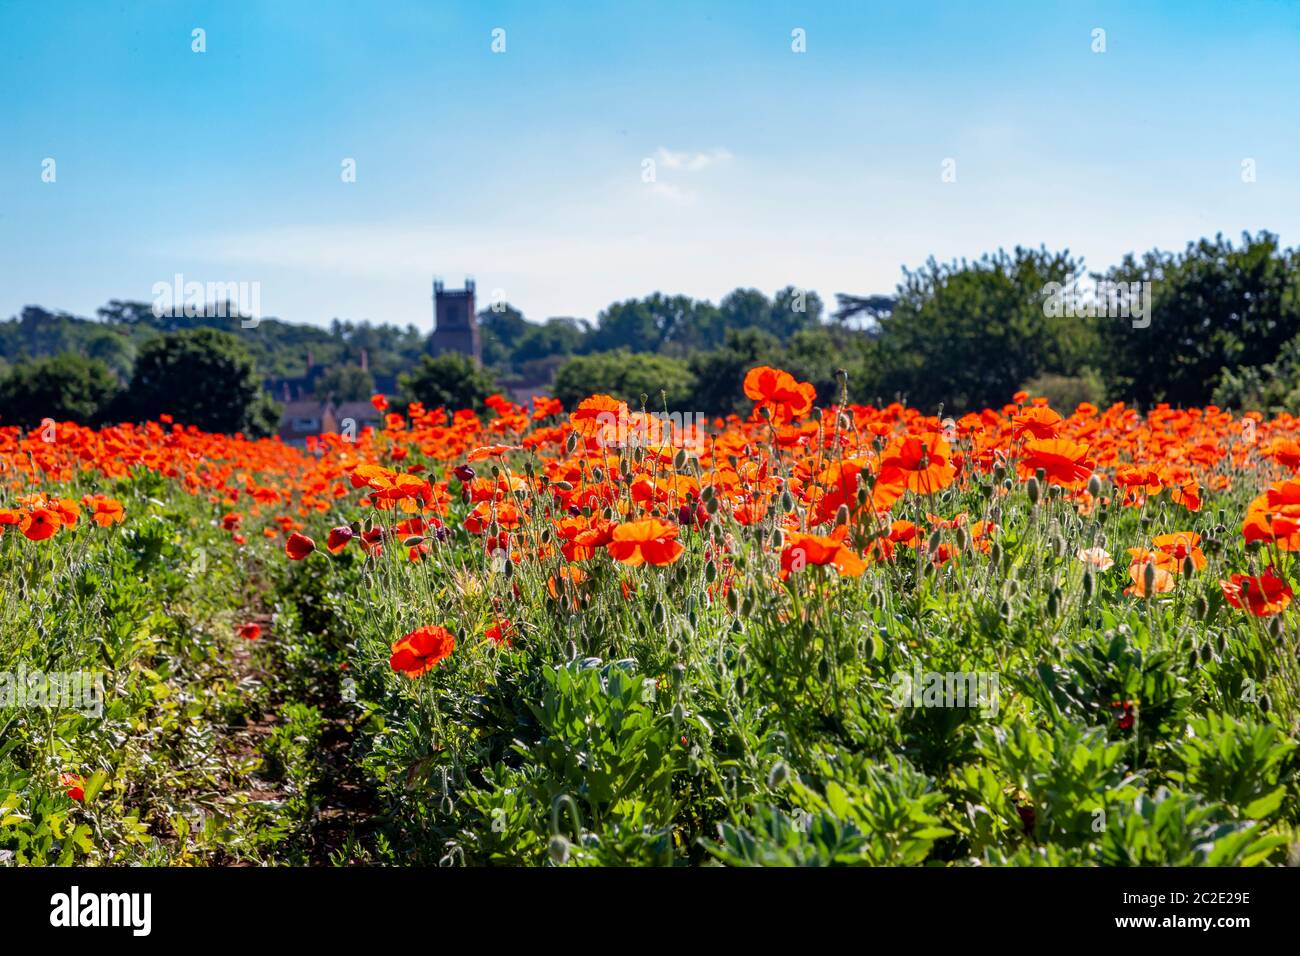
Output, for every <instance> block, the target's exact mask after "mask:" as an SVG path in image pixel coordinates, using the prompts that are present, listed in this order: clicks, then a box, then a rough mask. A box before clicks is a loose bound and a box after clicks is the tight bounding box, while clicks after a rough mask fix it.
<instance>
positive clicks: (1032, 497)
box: [1025, 476, 1043, 505]
mask: <svg viewBox="0 0 1300 956" xmlns="http://www.w3.org/2000/svg"><path fill="white" fill-rule="evenodd" d="M1025 491H1026V492H1028V493H1029V503H1030V504H1031V505H1036V504H1038V500H1039V498H1041V497H1042V494H1043V490H1042V486H1040V485H1039V484H1038V478H1037V477H1036V476H1035V477H1032V478H1030V479H1029V480H1028V481H1027V482H1025Z"/></svg>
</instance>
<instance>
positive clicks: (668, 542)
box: [606, 518, 686, 567]
mask: <svg viewBox="0 0 1300 956" xmlns="http://www.w3.org/2000/svg"><path fill="white" fill-rule="evenodd" d="M678 530H679V529H678V527H677V525H675V524H672V523H670V522H667V521H664V520H662V519H660V518H642V519H641V520H639V521H629V522H626V523H625V524H620V525H618V526H617V527H615V528H614V530H613V531H612V532H611V533H610V541H609V544H608V545H606V550H607V551H609V555H610V557H612V558H614V559H615V560H616V561H621V562H623V563H624V564H627V565H631V566H632V567H637V566H639V565H642V564H672V563H673V562H674V561H676V560H677V559H678V558H679V557H681V555H682V552H683V551H684V550H686V549H685V548H684V547H682V544H681V542H679V541H678V540H677V534H678Z"/></svg>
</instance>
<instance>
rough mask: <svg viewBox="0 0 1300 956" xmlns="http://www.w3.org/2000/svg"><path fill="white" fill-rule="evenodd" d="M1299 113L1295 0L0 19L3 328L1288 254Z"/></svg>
mask: <svg viewBox="0 0 1300 956" xmlns="http://www.w3.org/2000/svg"><path fill="white" fill-rule="evenodd" d="M195 28H202V29H203V30H204V31H205V34H206V36H205V39H206V47H207V49H206V52H204V53H195V52H193V51H192V49H191V45H192V31H193V30H194V29H195ZM497 28H501V29H504V30H505V52H504V53H494V52H493V51H492V48H491V47H492V41H493V35H492V31H493V30H494V29H497ZM1097 28H1100V29H1104V30H1105V42H1106V51H1105V52H1104V53H1094V52H1093V50H1092V46H1093V43H1094V41H1093V30H1094V29H1097ZM795 29H802V30H803V31H805V36H806V52H804V53H795V52H793V51H792V49H791V46H792V39H791V32H792V31H793V30H795ZM1297 90H1300V3H1290V2H1278V3H1245V2H1226V0H1224V2H1213V3H1211V2H1191V0H1182V2H1168V3H1105V4H1103V3H1060V4H1056V3H1051V2H1041V0H1040V2H1026V3H1014V4H1012V3H957V2H951V3H940V4H936V3H924V2H918V3H910V2H909V3H898V4H895V3H888V4H886V3H867V2H844V3H813V4H796V3H766V2H758V0H749V2H715V3H708V2H702V0H701V2H693V3H692V2H686V3H680V4H678V3H665V2H656V3H653V4H647V3H596V2H592V3H549V2H541V0H531V2H525V3H493V2H487V0H483V2H473V3H454V4H452V3H437V2H409V3H407V2H397V0H385V2H384V3H360V2H352V3H333V2H312V3H307V2H289V0H278V2H275V3H270V2H267V3H255V2H251V0H223V2H210V3H200V2H167V3H162V2H145V0H135V2H123V3H102V2H96V0H87V2H82V3H70V2H58V0H53V2H37V0H0V91H2V92H0V317H8V316H11V315H14V314H16V313H17V312H18V311H19V310H20V309H21V308H22V306H24V305H27V304H40V305H43V306H45V307H47V308H52V309H66V310H68V311H72V312H75V313H78V314H84V315H89V314H92V313H93V311H94V309H95V308H96V307H98V306H99V305H101V304H103V303H104V302H106V301H107V300H108V299H110V298H121V299H139V300H146V301H147V300H149V299H150V298H151V290H152V287H153V285H154V284H155V283H158V282H170V281H171V280H172V277H173V275H175V274H176V273H181V274H182V275H183V276H184V277H185V279H187V280H193V281H200V282H226V281H236V282H257V283H260V292H261V304H262V311H263V313H264V314H268V315H275V316H279V317H281V318H284V319H287V320H290V321H297V322H312V323H327V322H329V320H330V319H332V318H335V317H339V318H350V319H371V320H374V321H390V322H398V323H401V324H406V323H408V322H409V323H414V324H416V325H418V326H419V327H421V328H429V327H430V326H431V324H432V319H431V308H430V279H431V277H432V276H433V275H435V274H438V275H441V276H442V277H443V278H444V279H445V280H446V281H447V282H448V283H449V284H450V285H453V286H457V285H459V283H460V281H461V279H462V278H463V277H464V275H466V274H471V275H473V276H474V277H475V278H476V280H477V282H478V287H479V296H480V303H484V301H485V300H486V299H487V298H488V297H489V296H490V295H491V294H492V292H493V291H494V290H500V294H501V295H503V296H504V297H505V298H506V299H508V300H509V301H511V302H512V303H514V304H516V305H517V306H519V307H520V308H522V309H523V311H524V313H525V314H526V315H527V316H528V317H529V318H531V319H535V320H541V319H544V318H546V317H547V316H552V315H572V316H580V317H586V318H594V317H595V315H596V313H597V312H598V311H599V310H600V309H601V308H603V307H604V306H605V305H607V304H609V303H610V302H611V301H614V300H617V299H623V298H628V297H631V296H637V295H643V294H646V293H649V292H652V291H654V290H662V291H665V292H682V293H686V294H690V295H694V296H699V297H703V298H710V299H714V300H716V299H717V298H719V297H720V296H722V295H723V294H725V293H726V292H727V291H729V290H730V289H732V288H735V287H737V286H755V287H758V288H761V289H763V290H765V291H767V292H769V293H770V292H772V291H774V290H775V289H777V288H779V287H782V286H785V285H787V284H792V285H795V286H799V287H801V288H807V289H813V290H816V291H817V292H818V293H819V294H820V295H821V296H822V297H823V298H824V299H825V300H827V301H828V302H831V301H833V297H834V294H835V293H836V292H854V293H873V292H888V291H890V290H891V289H892V288H893V287H894V285H895V284H896V282H897V281H898V279H899V276H900V269H901V267H903V266H905V265H906V266H916V265H919V264H920V263H922V262H923V261H924V260H925V259H926V258H927V257H929V256H931V255H933V256H935V257H937V258H939V259H941V260H942V259H951V258H959V257H976V256H978V255H979V254H981V253H982V252H985V251H991V250H993V249H996V248H997V247H999V246H1003V247H1008V248H1009V247H1011V246H1014V245H1016V244H1022V245H1034V246H1037V245H1039V244H1046V245H1047V246H1048V247H1049V248H1053V249H1056V248H1069V249H1070V250H1071V251H1072V252H1074V253H1076V254H1078V255H1082V256H1083V257H1084V258H1085V259H1086V261H1087V264H1088V265H1089V266H1090V267H1093V268H1099V267H1104V266H1106V265H1109V264H1111V263H1113V262H1115V261H1116V260H1118V259H1119V258H1120V257H1121V256H1122V255H1123V254H1125V253H1126V252H1129V251H1142V250H1145V249H1148V248H1151V247H1153V246H1160V247H1163V248H1174V249H1179V248H1182V246H1183V245H1184V244H1185V243H1186V242H1187V241H1188V240H1190V239H1194V238H1199V237H1200V236H1202V235H1213V234H1214V233H1216V232H1220V231H1221V232H1224V233H1225V234H1228V235H1231V236H1233V237H1234V238H1235V237H1236V236H1237V235H1238V234H1239V233H1240V232H1241V231H1242V230H1244V229H1249V230H1252V231H1253V230H1257V229H1269V230H1272V231H1274V232H1277V233H1279V234H1280V235H1281V238H1282V241H1283V242H1284V243H1285V244H1287V245H1296V244H1300V106H1297V102H1296V94H1297ZM47 158H52V159H54V160H55V163H56V166H55V174H56V178H55V181H54V182H43V181H42V170H43V163H44V161H45V160H46V159H47ZM345 159H353V160H355V162H356V182H352V183H345V182H343V181H342V177H341V171H342V163H343V161H344V160H345ZM946 159H952V160H955V169H956V181H955V182H943V178H942V175H941V173H942V169H943V166H942V164H943V163H944V161H945V160H946ZM1247 159H1249V160H1253V161H1254V166H1255V171H1256V179H1255V181H1254V182H1252V183H1245V182H1243V181H1242V163H1243V160H1247ZM646 160H653V161H654V164H655V165H654V173H655V176H654V181H653V182H647V181H645V177H644V174H643V170H644V169H645V168H646V166H645V161H646Z"/></svg>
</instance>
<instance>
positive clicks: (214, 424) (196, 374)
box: [116, 329, 279, 437]
mask: <svg viewBox="0 0 1300 956" xmlns="http://www.w3.org/2000/svg"><path fill="white" fill-rule="evenodd" d="M117 413H118V414H117V416H116V417H119V418H124V419H131V420H136V421H144V420H148V419H156V418H157V417H158V416H159V415H164V414H168V415H171V416H172V417H173V418H174V419H175V420H176V421H177V422H180V423H181V424H184V425H194V426H197V427H198V428H201V429H203V430H204V431H213V432H226V433H230V432H243V433H245V434H247V435H250V436H253V437H260V436H264V435H269V434H271V433H272V432H273V431H275V428H276V425H277V422H278V419H279V411H278V409H277V408H276V407H275V404H274V403H273V402H272V401H271V400H270V397H269V396H268V395H267V394H266V392H265V391H263V389H262V385H261V379H260V378H259V376H258V374H257V368H256V366H255V365H254V364H253V360H252V358H251V357H250V356H249V354H248V350H247V349H245V348H244V347H243V345H241V344H240V342H239V340H238V339H237V338H235V337H234V336H233V335H230V334H228V333H225V332H218V331H217V330H216V329H194V330H191V331H186V332H174V333H170V334H167V335H162V336H159V337H157V338H154V339H150V340H149V342H148V343H147V344H146V345H145V346H144V347H143V348H142V349H141V350H140V357H139V358H138V359H137V360H136V364H135V375H134V376H133V377H132V379H131V385H130V388H128V389H127V390H126V391H125V392H124V393H123V395H122V398H121V401H120V402H119V403H118V408H117Z"/></svg>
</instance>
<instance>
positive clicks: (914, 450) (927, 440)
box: [878, 432, 957, 495]
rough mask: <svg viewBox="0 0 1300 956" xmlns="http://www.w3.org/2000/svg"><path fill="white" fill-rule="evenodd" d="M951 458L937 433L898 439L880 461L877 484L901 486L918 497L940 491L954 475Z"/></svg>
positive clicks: (947, 448)
mask: <svg viewBox="0 0 1300 956" xmlns="http://www.w3.org/2000/svg"><path fill="white" fill-rule="evenodd" d="M951 455H952V449H951V448H949V447H948V443H947V442H946V441H944V440H943V436H942V435H940V434H939V433H938V432H926V433H925V434H923V435H912V436H909V437H907V438H902V439H899V440H897V441H895V442H894V444H892V445H891V446H890V447H889V448H887V449H885V453H884V455H883V456H882V457H881V459H880V477H879V479H878V483H884V484H885V485H891V484H900V483H901V484H902V485H904V486H905V487H907V488H909V489H911V490H912V491H914V492H916V493H917V494H919V495H928V494H933V493H934V492H936V491H942V490H943V489H944V488H947V487H948V486H949V485H950V484H952V481H953V478H955V477H956V475H957V469H956V468H954V467H953V466H952V465H951V464H950V463H949V458H950V457H951Z"/></svg>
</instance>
